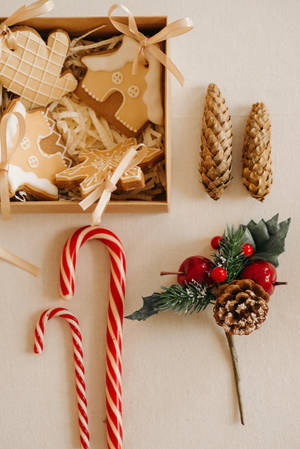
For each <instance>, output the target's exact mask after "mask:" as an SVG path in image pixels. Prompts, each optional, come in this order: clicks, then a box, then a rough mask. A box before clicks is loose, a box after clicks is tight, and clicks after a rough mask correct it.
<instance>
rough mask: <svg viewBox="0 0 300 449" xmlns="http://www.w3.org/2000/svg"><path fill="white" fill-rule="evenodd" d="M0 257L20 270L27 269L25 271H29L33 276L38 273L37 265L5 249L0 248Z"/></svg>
mask: <svg viewBox="0 0 300 449" xmlns="http://www.w3.org/2000/svg"><path fill="white" fill-rule="evenodd" d="M0 259H2V260H4V261H5V262H8V263H11V264H12V265H14V266H16V267H18V268H20V269H21V270H24V271H27V273H30V274H32V275H33V276H37V275H38V274H39V271H40V269H39V268H38V267H36V266H35V265H32V264H31V263H29V262H27V261H26V260H24V259H21V257H19V256H16V255H15V254H12V253H11V252H9V251H7V250H6V249H3V248H0Z"/></svg>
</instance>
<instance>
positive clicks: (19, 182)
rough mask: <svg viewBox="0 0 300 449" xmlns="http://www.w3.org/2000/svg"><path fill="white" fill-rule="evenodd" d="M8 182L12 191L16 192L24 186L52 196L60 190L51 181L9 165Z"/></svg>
mask: <svg viewBox="0 0 300 449" xmlns="http://www.w3.org/2000/svg"><path fill="white" fill-rule="evenodd" d="M8 181H9V184H10V187H11V189H12V190H13V191H14V192H16V191H17V190H18V189H19V188H20V187H22V186H23V185H24V184H28V185H31V186H33V187H35V188H36V189H37V190H39V191H42V192H47V193H48V194H49V195H51V196H56V195H57V194H58V189H57V187H56V186H55V185H53V184H52V183H51V182H50V181H49V179H45V178H38V177H37V175H36V174H35V173H32V172H27V171H24V170H22V169H21V168H20V167H18V166H16V165H12V164H9V167H8Z"/></svg>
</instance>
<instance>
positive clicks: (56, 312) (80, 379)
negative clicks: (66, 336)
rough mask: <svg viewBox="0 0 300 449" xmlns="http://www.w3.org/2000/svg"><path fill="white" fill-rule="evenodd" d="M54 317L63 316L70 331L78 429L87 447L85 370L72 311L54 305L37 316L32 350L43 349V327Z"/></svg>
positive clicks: (79, 339) (76, 323)
mask: <svg viewBox="0 0 300 449" xmlns="http://www.w3.org/2000/svg"><path fill="white" fill-rule="evenodd" d="M55 317H60V318H64V319H65V320H66V321H67V323H68V324H69V326H70V328H71V332H72V340H73V352H74V362H75V376H76V393H77V407H78V414H79V419H78V423H79V431H80V442H81V448H82V449H88V448H89V445H90V435H89V428H88V416H87V399H86V386H85V370H84V365H83V349H82V335H81V330H80V326H79V322H78V320H77V318H76V317H75V315H73V313H71V312H69V311H68V310H67V309H64V308H62V307H54V308H53V309H48V310H45V312H43V313H42V315H41V316H40V318H39V321H38V323H37V325H36V328H35V340H34V352H35V353H36V354H41V353H42V352H43V349H44V337H45V327H46V324H47V323H48V321H49V320H51V319H52V318H55Z"/></svg>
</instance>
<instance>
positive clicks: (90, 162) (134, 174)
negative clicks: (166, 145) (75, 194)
mask: <svg viewBox="0 0 300 449" xmlns="http://www.w3.org/2000/svg"><path fill="white" fill-rule="evenodd" d="M135 144H136V140H135V139H133V138H132V139H127V140H126V141H125V142H124V143H119V144H118V145H116V146H115V147H114V148H112V149H111V150H99V149H95V148H91V149H86V150H84V151H82V152H81V153H80V155H79V162H80V163H79V164H78V165H76V166H75V167H71V168H68V169H66V170H64V171H62V172H61V173H58V174H57V175H56V184H57V185H58V186H59V187H64V188H66V187H72V186H75V185H77V184H79V185H80V191H81V195H82V197H83V198H84V197H86V196H87V195H88V194H89V193H91V192H92V191H93V190H95V189H96V188H97V187H99V186H101V184H102V183H103V182H104V181H105V180H106V179H107V178H108V177H109V176H110V175H111V174H112V173H113V171H114V170H115V169H116V167H117V166H118V165H119V163H120V161H121V159H122V158H123V157H124V154H125V153H126V152H127V150H128V149H129V148H130V147H131V146H133V145H135ZM163 156H164V152H163V150H161V149H159V148H148V149H147V153H146V155H145V157H144V158H143V160H142V161H141V163H140V164H139V166H135V167H133V168H131V169H130V170H128V171H127V172H125V173H124V174H123V176H122V177H121V179H120V181H119V182H118V187H119V188H121V189H122V190H125V191H128V190H132V189H135V188H138V187H140V188H142V187H144V185H145V180H144V174H143V171H142V168H146V167H151V166H152V165H153V164H155V163H156V162H158V161H159V160H161V159H162V158H163ZM141 167H142V168H141Z"/></svg>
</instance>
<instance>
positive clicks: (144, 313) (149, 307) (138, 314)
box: [125, 295, 159, 321]
mask: <svg viewBox="0 0 300 449" xmlns="http://www.w3.org/2000/svg"><path fill="white" fill-rule="evenodd" d="M158 312H159V309H157V308H156V307H155V303H154V302H153V295H151V296H146V297H143V307H141V308H140V309H139V310H136V311H135V312H133V313H131V314H130V315H127V316H126V317H125V318H127V319H128V320H137V321H145V320H146V319H147V318H149V317H150V316H152V315H155V314H156V313H158Z"/></svg>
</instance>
